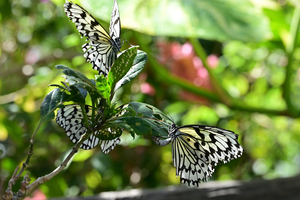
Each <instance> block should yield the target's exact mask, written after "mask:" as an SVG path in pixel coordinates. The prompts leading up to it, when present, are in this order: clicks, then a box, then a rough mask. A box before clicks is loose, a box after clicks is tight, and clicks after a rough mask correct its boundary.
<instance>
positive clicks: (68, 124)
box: [56, 105, 100, 149]
mask: <svg viewBox="0 0 300 200" xmlns="http://www.w3.org/2000/svg"><path fill="white" fill-rule="evenodd" d="M85 108H86V111H87V114H88V115H89V113H91V109H90V107H89V106H86V107H85ZM56 122H57V124H58V125H59V126H60V127H62V128H63V129H64V130H65V131H66V135H67V136H68V137H69V139H70V140H71V141H72V142H73V143H75V144H76V143H77V142H78V141H79V140H80V138H81V136H82V135H83V134H85V133H86V131H87V129H86V127H85V126H84V124H83V114H82V110H81V107H80V106H79V105H67V106H65V107H64V108H60V109H59V110H58V111H57V115H56ZM99 141H100V139H99V138H97V137H95V135H93V134H91V136H90V137H89V138H88V139H87V140H85V141H84V142H83V143H82V144H81V145H80V148H82V149H93V148H95V147H96V146H97V145H98V144H99Z"/></svg>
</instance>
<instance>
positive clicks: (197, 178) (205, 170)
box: [153, 124, 243, 187]
mask: <svg viewBox="0 0 300 200" xmlns="http://www.w3.org/2000/svg"><path fill="white" fill-rule="evenodd" d="M168 132H169V138H167V139H165V140H162V139H159V138H157V137H153V139H154V142H155V143H156V144H158V145H160V146H164V145H167V144H169V143H170V142H172V158H173V164H174V166H175V167H176V176H180V181H181V183H183V184H185V185H187V186H191V187H194V186H196V187H198V186H199V183H200V182H204V181H207V179H208V178H209V177H211V175H212V173H213V172H214V170H215V169H214V167H215V166H216V165H217V164H218V163H219V162H221V161H222V162H223V163H226V162H229V161H230V160H232V159H234V158H237V157H240V156H241V155H242V153H243V148H242V146H241V145H240V144H239V143H238V142H237V139H238V135H237V134H235V133H234V132H232V131H229V130H225V129H221V128H217V127H213V126H203V125H187V126H182V127H177V126H176V125H175V124H172V125H171V126H170V127H169V131H168Z"/></svg>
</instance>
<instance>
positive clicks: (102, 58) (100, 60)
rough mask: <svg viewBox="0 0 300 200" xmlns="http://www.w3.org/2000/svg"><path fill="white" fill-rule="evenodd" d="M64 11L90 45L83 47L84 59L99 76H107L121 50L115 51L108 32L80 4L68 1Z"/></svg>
mask: <svg viewBox="0 0 300 200" xmlns="http://www.w3.org/2000/svg"><path fill="white" fill-rule="evenodd" d="M64 10H65V13H66V14H67V16H68V17H69V18H70V20H72V21H73V22H74V23H75V25H76V28H77V30H78V32H79V33H80V34H81V36H83V37H86V38H87V39H86V40H87V41H89V42H88V43H86V44H84V45H83V46H82V50H83V51H84V53H85V54H84V57H85V58H86V60H87V61H88V62H90V63H91V64H92V65H93V69H95V70H97V71H98V73H99V75H101V74H103V75H104V76H107V74H108V71H109V70H110V67H111V65H112V64H113V62H114V61H115V60H116V58H117V53H118V51H119V50H120V49H115V48H116V45H114V46H113V44H114V43H115V42H114V41H113V39H112V38H111V37H110V35H109V34H108V33H107V31H106V30H105V29H104V28H103V26H101V24H99V22H98V21H97V20H96V19H95V18H94V17H93V16H92V15H91V14H89V13H88V12H87V11H86V10H85V9H84V8H82V7H81V6H79V5H78V4H74V3H72V2H68V1H66V3H65V4H64Z"/></svg>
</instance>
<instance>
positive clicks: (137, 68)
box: [114, 50, 148, 92]
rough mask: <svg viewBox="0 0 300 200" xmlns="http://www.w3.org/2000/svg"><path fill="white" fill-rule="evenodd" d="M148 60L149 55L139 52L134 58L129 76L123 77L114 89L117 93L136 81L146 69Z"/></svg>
mask: <svg viewBox="0 0 300 200" xmlns="http://www.w3.org/2000/svg"><path fill="white" fill-rule="evenodd" d="M147 60H148V56H147V53H145V52H143V51H140V50H138V51H137V55H136V57H135V58H134V61H133V66H132V67H131V68H130V69H129V71H128V72H127V74H126V75H125V76H123V78H122V79H121V80H119V81H118V82H117V83H116V85H115V88H114V92H115V91H117V90H118V89H119V88H120V87H122V86H123V85H125V84H126V83H128V82H129V81H131V80H132V79H134V78H135V77H136V76H137V75H139V73H140V72H141V71H142V70H143V69H144V67H145V65H146V62H147Z"/></svg>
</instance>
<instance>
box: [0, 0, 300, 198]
mask: <svg viewBox="0 0 300 200" xmlns="http://www.w3.org/2000/svg"><path fill="white" fill-rule="evenodd" d="M87 2H88V3H87ZM87 2H83V1H81V2H80V4H81V5H82V6H83V7H85V8H86V9H87V10H88V11H90V12H91V13H92V14H93V15H94V14H95V15H94V16H96V17H97V18H98V19H104V20H105V22H102V23H103V24H106V25H107V26H106V27H108V22H109V20H110V12H107V13H106V15H105V16H104V14H105V12H104V11H105V8H104V7H103V5H102V3H103V2H102V1H87ZM139 2H140V1H137V0H136V1H125V0H124V1H121V0H120V2H118V3H119V10H120V16H121V23H122V28H124V29H122V38H125V39H127V40H128V41H129V42H130V43H131V44H137V45H139V46H140V49H141V50H142V51H143V52H146V53H147V54H148V55H149V58H148V59H149V61H148V62H147V64H148V65H147V67H146V68H145V69H144V70H143V71H142V73H141V74H140V75H139V76H138V78H136V79H135V80H134V81H131V82H128V81H127V82H126V80H125V79H124V80H123V79H121V80H119V81H118V82H117V79H116V80H115V81H112V82H113V83H115V84H113V85H114V86H113V87H111V85H110V87H111V88H114V89H113V90H112V91H114V92H115V95H114V98H113V99H111V102H117V103H118V104H119V105H122V104H124V103H127V102H131V101H136V102H145V103H148V104H152V105H154V106H155V107H157V108H159V109H160V110H164V111H166V112H168V113H169V114H167V115H170V117H172V118H173V120H174V121H175V122H176V123H177V124H178V125H180V124H192V123H195V124H208V125H214V126H218V127H222V128H225V129H229V130H232V131H234V132H236V133H237V134H239V135H240V143H241V144H242V146H243V147H244V149H245V152H244V155H243V156H242V157H241V158H240V159H238V160H234V161H231V162H230V163H228V164H226V165H224V166H219V167H217V169H216V172H215V173H214V175H213V179H216V180H224V179H241V180H249V179H253V178H256V177H262V178H276V177H285V176H292V175H295V174H297V173H299V166H300V162H299V148H300V135H299V130H300V121H299V116H300V114H299V113H300V112H299V110H300V108H299V105H298V101H297V99H299V96H300V93H299V91H300V90H299V87H300V84H299V72H298V71H299V70H298V66H299V62H300V58H299V50H300V49H299V47H298V46H299V40H298V39H299V36H300V34H299V32H298V30H299V5H297V3H294V2H296V1H286V2H285V4H279V3H278V2H276V1H252V2H253V3H249V2H248V1H239V2H240V3H237V5H232V3H233V2H235V3H236V2H237V1H226V3H222V4H217V3H219V2H220V1H216V0H214V1H208V0H207V1H203V4H204V3H205V5H206V7H205V8H204V7H203V5H200V4H197V2H198V1H196V0H195V1H192V0H191V1H174V2H173V3H170V4H172V5H169V4H167V3H166V4H165V5H162V3H160V4H155V3H153V4H152V5H144V4H142V3H139ZM184 2H186V3H184ZM222 2H225V1H222ZM244 2H245V3H244ZM254 2H255V3H254ZM261 2H264V4H263V3H261ZM89 5H90V7H89ZM193 5H197V6H193ZM217 5H219V6H217ZM199 6H201V7H199ZM221 6H222V7H221ZM111 7H112V3H111V5H109V3H108V4H107V8H108V9H107V10H110V9H109V8H111ZM164 8H168V9H164ZM171 8H172V9H171ZM0 10H1V12H0V13H1V15H0V21H1V26H0V31H1V37H0V45H1V47H2V48H1V54H0V65H1V67H0V77H1V78H0V104H1V107H0V111H1V112H0V119H1V120H0V141H1V143H0V156H1V160H0V169H1V171H0V179H1V180H0V186H1V187H2V188H1V190H0V191H2V189H3V188H5V187H6V185H7V182H8V179H9V177H10V176H11V174H12V173H13V170H14V169H15V166H17V165H18V164H19V163H21V162H22V161H24V160H25V159H26V156H27V155H26V154H27V152H28V144H29V141H30V138H31V134H32V131H33V130H34V129H35V128H36V126H37V124H38V120H39V118H40V110H39V109H40V106H41V104H42V100H43V99H44V97H45V96H46V95H47V94H49V93H50V92H51V91H53V92H59V91H61V90H60V89H59V88H57V89H54V88H53V87H47V86H48V85H49V84H50V83H52V84H53V85H56V86H57V85H61V81H62V80H63V79H62V78H61V76H60V75H61V72H62V71H61V70H57V69H55V68H54V66H56V65H59V64H60V65H61V66H62V65H64V66H68V67H70V68H66V69H64V72H66V73H67V76H69V77H68V80H69V81H76V83H75V86H74V87H72V88H71V87H70V88H66V91H69V93H67V95H66V96H65V97H63V99H65V98H69V97H70V98H72V97H74V95H76V94H77V95H79V96H80V95H81V96H85V95H87V93H85V92H83V90H82V88H84V89H85V90H87V91H89V95H90V96H93V95H91V93H92V91H94V92H95V93H94V95H95V97H99V95H100V96H105V97H106V98H108V96H107V95H106V94H104V93H102V92H101V91H98V90H94V87H96V88H97V83H94V82H92V81H90V79H91V77H94V76H95V74H96V73H95V71H94V70H93V69H92V67H91V65H90V64H87V63H86V62H85V59H84V58H83V56H82V50H81V48H80V46H81V45H82V44H83V43H84V40H81V39H80V36H79V34H78V33H77V31H76V29H75V26H74V25H73V24H72V23H70V21H69V19H68V18H67V17H66V16H65V14H64V13H63V6H62V2H58V1H53V2H50V1H41V2H36V1H14V0H10V1H3V2H1V3H0ZM99 10H100V12H99ZM162 10H165V11H166V12H162ZM178 10H180V12H182V14H183V15H184V16H185V18H182V19H184V20H185V21H184V22H181V21H178V20H177V21H172V20H176V18H173V17H172V14H174V13H177V12H176V11H178ZM220 10H221V11H220ZM190 11H191V12H190ZM157 13H159V15H158V14H157ZM195 13H203V15H202V14H201V15H200V14H199V17H195V15H196V14H195ZM224 13H225V14H224ZM102 14H103V16H101V15H102ZM228 14H230V15H228ZM244 14H247V15H244ZM145 16H149V17H145ZM153 16H156V17H159V19H157V18H155V17H153ZM208 16H210V17H208ZM257 19H258V20H257ZM260 19H262V20H260ZM193 20H194V21H193ZM196 20H197V21H196ZM198 20H199V21H198ZM169 22H170V23H169ZM229 27H230V28H229ZM245 27H247V29H246V28H245ZM126 28H127V29H133V30H126ZM199 30H200V31H199ZM145 33H146V34H148V35H146V34H145ZM149 35H150V36H149ZM196 38H201V39H196ZM124 46H125V47H124V49H125V48H126V43H124ZM141 54H143V53H142V52H140V51H137V55H138V56H139V55H140V56H143V55H141ZM138 56H137V57H138ZM137 57H136V58H137ZM75 70H78V71H81V72H84V76H85V77H89V78H87V79H85V80H84V81H82V79H80V80H78V77H76V76H73V75H74V74H73V73H77V72H76V71H75ZM130 70H132V69H130ZM71 75H72V76H73V77H70V76H71ZM78 76H79V75H78ZM128 78H129V79H130V77H128ZM100 79H101V78H100ZM97 80H98V79H97ZM111 80H112V79H111ZM99 81H100V80H99ZM100 83H101V84H102V85H103V84H106V83H103V82H101V81H100ZM123 83H124V84H123ZM125 83H126V85H125ZM76 84H77V85H76ZM78 85H80V87H79V86H78ZM98 86H99V82H98ZM121 86H123V87H121ZM62 87H64V85H63V86H62ZM87 88H88V89H87ZM53 89H54V90H53ZM78 90H79V92H80V93H78ZM68 95H69V96H68ZM109 98H110V97H109ZM76 99H77V101H80V98H79V100H78V98H76ZM59 101H64V100H59ZM78 103H83V102H81V101H80V102H78ZM85 104H88V105H91V104H92V101H91V100H86V101H85ZM55 105H56V104H55ZM131 107H132V110H133V111H132V112H130V113H129V114H130V115H131V116H134V114H135V113H137V112H138V111H137V110H138V108H137V107H135V106H134V105H132V106H131ZM145 107H146V106H145ZM145 107H144V108H145ZM46 108H47V109H46V110H44V111H45V113H48V111H50V110H52V108H54V105H53V104H51V102H50V105H49V107H46ZM150 110H151V109H150ZM42 112H43V110H42ZM141 112H142V113H143V115H148V114H149V110H147V109H146V110H143V111H141ZM153 113H154V114H155V112H153ZM153 113H152V114H151V112H150V114H151V115H153ZM42 115H44V114H42ZM44 116H45V120H48V119H50V118H53V115H47V116H46V115H44ZM121 120H123V121H122V122H124V121H126V118H124V119H121ZM137 122H139V123H141V124H143V123H144V121H137ZM129 124H130V123H129ZM137 128H138V127H137ZM147 130H150V129H149V128H147V129H145V133H146V131H147ZM152 131H157V133H156V134H157V135H161V134H162V133H160V130H159V129H158V130H156V129H152ZM129 132H130V131H129ZM149 136H150V135H148V134H146V135H141V136H140V135H136V136H135V139H134V140H132V136H131V135H130V134H123V135H122V143H121V145H119V146H117V147H116V149H115V150H114V151H112V152H111V153H110V154H109V155H104V154H103V153H101V151H100V149H99V148H96V149H94V150H88V151H79V153H78V154H77V155H76V156H75V157H74V158H73V161H72V163H71V164H70V165H69V166H68V167H67V170H64V171H63V172H62V173H60V174H58V175H57V176H56V177H55V179H53V180H51V181H49V182H46V183H45V184H43V185H42V186H41V187H40V188H39V189H40V190H41V191H42V192H43V193H44V194H45V195H46V196H47V197H56V196H76V195H83V196H89V195H93V194H96V193H99V192H102V191H107V190H121V189H128V188H151V187H160V186H166V185H170V184H178V183H179V180H178V179H176V178H175V176H174V174H175V169H174V167H173V166H172V164H171V163H172V155H171V150H170V148H171V147H170V146H169V147H163V148H160V147H158V146H157V145H155V144H154V143H153V142H152V141H151V138H150V137H149ZM72 146H73V144H72V143H71V142H70V141H69V139H68V138H67V137H65V134H64V131H63V130H62V129H61V128H60V127H59V126H58V125H57V124H56V123H55V122H54V121H49V122H47V123H44V124H43V125H42V126H41V129H40V131H39V132H37V133H36V137H35V149H34V155H33V157H32V158H31V168H30V172H31V174H30V177H31V178H32V179H33V180H34V179H35V178H37V177H40V176H42V175H44V174H43V172H45V171H47V172H49V171H52V170H53V169H54V167H56V166H58V165H59V164H60V163H61V161H62V160H63V159H64V157H65V156H66V155H67V154H68V153H69V151H70V149H71V148H72ZM41 163H42V164H41ZM0 196H2V194H0Z"/></svg>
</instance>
